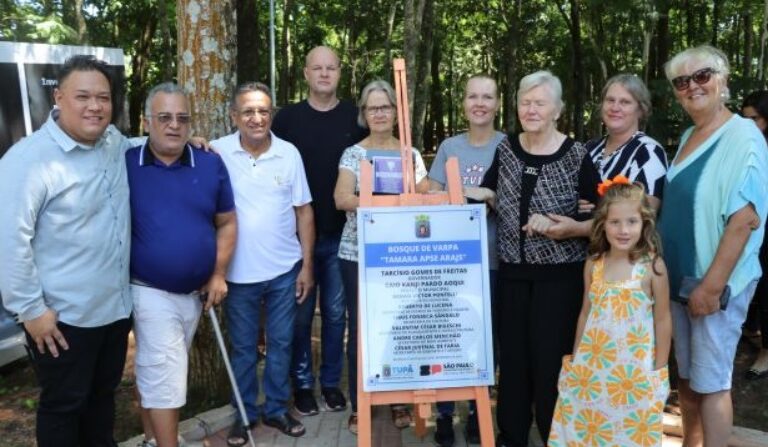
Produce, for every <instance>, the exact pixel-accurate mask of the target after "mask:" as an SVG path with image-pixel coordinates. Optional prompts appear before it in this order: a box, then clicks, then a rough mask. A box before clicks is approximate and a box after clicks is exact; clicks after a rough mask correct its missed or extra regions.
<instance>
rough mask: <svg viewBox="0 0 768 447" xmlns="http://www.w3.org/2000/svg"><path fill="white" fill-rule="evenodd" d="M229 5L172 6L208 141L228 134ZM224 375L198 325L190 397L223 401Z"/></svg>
mask: <svg viewBox="0 0 768 447" xmlns="http://www.w3.org/2000/svg"><path fill="white" fill-rule="evenodd" d="M233 1H234V0H219V1H215V2H197V1H196V0H177V2H176V17H177V20H178V26H177V30H178V39H177V41H178V56H179V65H178V70H179V73H178V78H179V84H180V85H182V86H183V87H184V90H185V91H186V92H187V95H188V97H189V101H190V109H191V112H192V116H193V126H192V128H193V129H194V132H195V133H196V134H197V135H201V136H204V137H206V138H209V139H214V138H218V137H221V136H223V135H225V134H227V133H228V130H229V118H228V106H227V104H228V94H229V92H230V90H231V89H232V87H233V85H234V84H235V70H234V63H235V60H236V55H237V47H236V44H235V39H236V30H235V27H234V24H235V23H236V20H235V15H236V14H235V8H234V4H233ZM254 336H255V334H254ZM223 371H224V369H223V363H222V361H221V357H220V355H219V352H218V348H217V346H216V343H215V341H214V339H213V335H212V331H211V327H210V325H209V323H208V321H207V320H206V319H202V321H201V324H200V326H199V327H198V331H197V337H195V342H194V345H193V348H192V353H191V356H190V368H189V382H190V385H189V388H190V391H191V392H194V390H198V392H199V390H205V392H206V393H207V397H208V398H211V397H213V396H216V397H219V398H220V397H222V396H226V395H227V393H228V390H229V387H228V386H227V379H226V374H225V373H224V372H223ZM204 396H205V395H204Z"/></svg>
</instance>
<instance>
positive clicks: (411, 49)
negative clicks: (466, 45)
mask: <svg viewBox="0 0 768 447" xmlns="http://www.w3.org/2000/svg"><path fill="white" fill-rule="evenodd" d="M425 3H426V0H405V11H404V15H403V21H404V26H405V41H404V44H405V48H404V51H403V54H404V55H405V71H406V80H407V83H408V105H409V106H410V107H409V108H410V110H409V114H410V115H411V124H413V103H414V96H413V93H414V91H415V88H416V62H417V60H418V57H419V40H420V37H421V20H422V18H423V17H424V5H425ZM411 141H413V139H412V140H411Z"/></svg>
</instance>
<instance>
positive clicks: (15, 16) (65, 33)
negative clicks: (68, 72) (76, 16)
mask: <svg viewBox="0 0 768 447" xmlns="http://www.w3.org/2000/svg"><path fill="white" fill-rule="evenodd" d="M0 5H2V12H0V39H2V40H16V41H21V40H23V41H27V42H38V43H52V44H68V43H69V44H71V43H75V42H76V41H77V31H75V29H74V28H72V27H71V26H69V25H67V24H65V23H64V18H63V16H62V14H60V12H58V11H57V12H46V10H45V9H44V8H42V6H41V5H38V4H36V3H34V2H22V3H17V2H2V3H0Z"/></svg>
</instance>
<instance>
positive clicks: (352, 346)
mask: <svg viewBox="0 0 768 447" xmlns="http://www.w3.org/2000/svg"><path fill="white" fill-rule="evenodd" d="M339 265H340V266H341V280H342V283H343V284H344V295H345V296H346V299H347V382H348V386H349V401H350V404H351V405H352V411H357V299H358V297H357V291H358V287H357V267H358V264H357V262H353V261H347V260H346V259H339Z"/></svg>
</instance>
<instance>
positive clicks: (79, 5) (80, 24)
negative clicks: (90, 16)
mask: <svg viewBox="0 0 768 447" xmlns="http://www.w3.org/2000/svg"><path fill="white" fill-rule="evenodd" d="M74 13H75V21H76V22H77V41H78V42H79V43H80V45H83V44H87V43H88V41H89V39H87V38H86V37H87V35H86V27H85V17H83V0H75V11H74Z"/></svg>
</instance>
